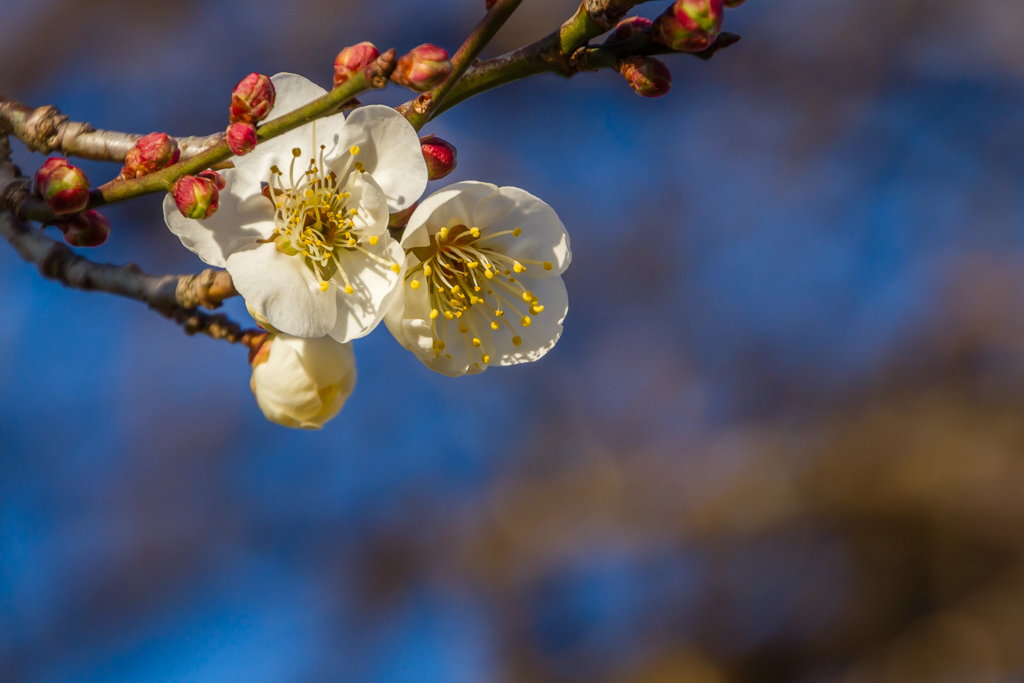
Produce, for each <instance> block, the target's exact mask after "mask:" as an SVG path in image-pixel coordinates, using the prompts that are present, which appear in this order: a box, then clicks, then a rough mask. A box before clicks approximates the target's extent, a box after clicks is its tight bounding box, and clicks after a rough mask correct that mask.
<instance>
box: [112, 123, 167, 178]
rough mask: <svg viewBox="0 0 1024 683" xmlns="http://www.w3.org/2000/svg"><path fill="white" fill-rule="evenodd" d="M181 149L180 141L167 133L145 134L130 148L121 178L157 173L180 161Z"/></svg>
mask: <svg viewBox="0 0 1024 683" xmlns="http://www.w3.org/2000/svg"><path fill="white" fill-rule="evenodd" d="M180 158H181V150H179V149H178V142H177V141H176V140H175V139H174V138H172V137H171V136H169V135H168V134H167V133H150V134H149V135H143V136H142V137H141V138H139V141H138V142H136V143H135V146H134V147H132V148H131V149H130V150H128V155H127V156H126V157H125V159H124V168H122V169H121V175H120V178H122V179H127V178H138V177H139V176H144V175H148V174H150V173H155V172H156V171H159V170H160V169H162V168H167V167H168V166H170V165H171V164H176V163H178V159H180Z"/></svg>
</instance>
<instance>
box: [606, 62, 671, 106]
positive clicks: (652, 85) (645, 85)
mask: <svg viewBox="0 0 1024 683" xmlns="http://www.w3.org/2000/svg"><path fill="white" fill-rule="evenodd" d="M618 69H619V73H621V74H622V75H623V76H625V78H626V81H627V82H628V83H629V87H631V88H632V89H633V90H635V91H636V94H637V95H640V96H642V97H661V96H662V95H664V94H666V93H667V92H668V91H669V88H671V87H672V72H670V71H669V70H668V67H667V66H665V63H664V62H662V61H661V60H660V59H655V58H654V57H642V56H634V57H625V58H623V59H622V60H621V61H620V62H619V66H618Z"/></svg>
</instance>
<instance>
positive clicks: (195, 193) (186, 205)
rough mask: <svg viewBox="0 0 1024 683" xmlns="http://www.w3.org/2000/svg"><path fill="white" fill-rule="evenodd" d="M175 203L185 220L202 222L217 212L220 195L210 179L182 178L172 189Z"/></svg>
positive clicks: (189, 176) (188, 176)
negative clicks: (192, 219)
mask: <svg viewBox="0 0 1024 683" xmlns="http://www.w3.org/2000/svg"><path fill="white" fill-rule="evenodd" d="M171 194H172V195H173V197H174V203H175V204H177V205H178V211H180V212H181V215H182V216H184V217H185V218H194V219H196V220H202V219H204V218H209V217H210V216H212V215H213V214H214V213H216V212H217V207H218V206H219V204H220V193H219V192H218V190H217V184H216V182H215V181H214V180H212V179H210V178H209V177H205V178H204V177H199V176H191V175H187V176H182V177H181V178H179V179H178V182H176V183H174V187H172V188H171Z"/></svg>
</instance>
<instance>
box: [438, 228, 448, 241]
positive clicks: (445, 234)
mask: <svg viewBox="0 0 1024 683" xmlns="http://www.w3.org/2000/svg"><path fill="white" fill-rule="evenodd" d="M437 234H438V235H440V236H441V239H443V240H446V239H448V228H441V229H440V230H439V231H438V233H437Z"/></svg>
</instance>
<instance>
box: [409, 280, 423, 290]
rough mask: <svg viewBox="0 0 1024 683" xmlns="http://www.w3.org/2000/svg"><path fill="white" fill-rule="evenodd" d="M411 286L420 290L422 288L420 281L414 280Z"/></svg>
mask: <svg viewBox="0 0 1024 683" xmlns="http://www.w3.org/2000/svg"><path fill="white" fill-rule="evenodd" d="M409 286H410V287H412V288H413V289H419V288H420V281H419V280H413V281H412V282H410V283H409Z"/></svg>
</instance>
